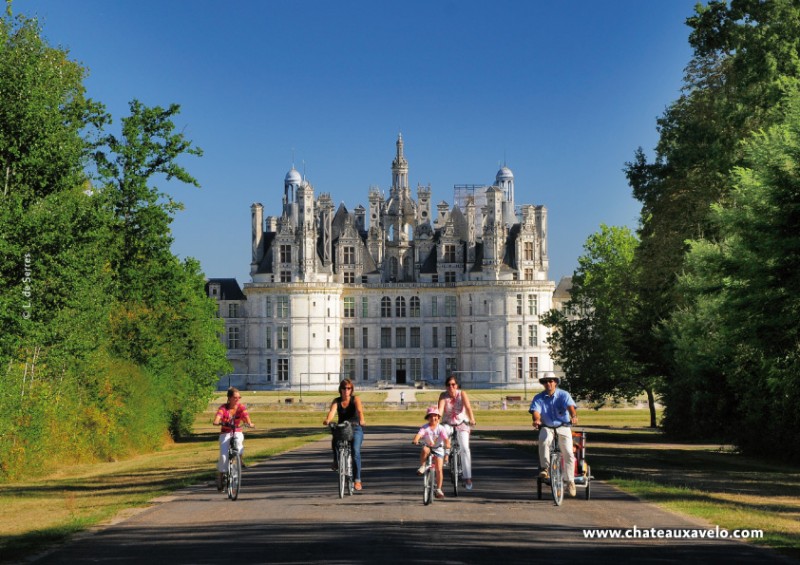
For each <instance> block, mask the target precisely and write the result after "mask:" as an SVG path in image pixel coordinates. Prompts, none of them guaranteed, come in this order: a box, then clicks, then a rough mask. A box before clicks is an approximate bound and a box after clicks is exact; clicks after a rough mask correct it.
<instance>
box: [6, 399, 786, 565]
mask: <svg viewBox="0 0 800 565" xmlns="http://www.w3.org/2000/svg"><path fill="white" fill-rule="evenodd" d="M428 393H429V391H425V393H424V394H428ZM430 393H431V394H432V395H433V399H432V400H430V401H428V400H425V401H423V402H430V403H433V402H435V399H436V398H437V397H438V392H434V391H430ZM385 394H386V393H385V392H383V391H377V392H368V393H363V394H362V399H363V400H364V402H365V403H366V406H367V411H366V419H367V424H368V425H398V426H416V425H419V424H421V422H422V413H423V409H424V406H425V404H424V403H423V402H418V403H416V404H414V405H411V406H404V407H398V406H397V405H387V406H385V407H384V406H383V405H382V404H381V402H382V401H383V399H384V398H385ZM509 394H515V393H513V392H509ZM517 394H518V393H517ZM251 395H252V396H251ZM372 395H374V397H373V396H372ZM471 395H473V394H472V393H471ZM243 396H245V401H246V402H247V403H248V406H249V407H250V408H251V415H252V418H253V420H254V422H255V424H256V426H257V427H256V428H255V429H254V430H249V431H248V432H247V450H248V459H249V458H253V459H257V458H264V457H269V456H271V455H274V454H276V453H280V452H283V451H286V450H289V449H292V448H295V447H297V446H299V445H302V444H303V443H306V442H308V441H312V440H314V439H316V438H321V437H324V435H325V434H326V432H325V430H323V428H322V420H323V418H324V417H325V412H326V410H325V408H326V406H327V404H328V403H329V402H330V401H331V399H332V398H333V396H332V394H331V393H330V392H327V393H310V394H306V393H304V395H303V400H304V402H303V403H299V400H295V401H293V403H292V404H291V405H287V404H286V403H285V398H289V397H290V396H289V395H287V394H286V393H279V394H276V393H249V392H246V393H245V394H244V395H243ZM473 396H474V397H475V398H476V400H478V398H477V396H478V395H477V394H474V395H473ZM492 396H494V397H496V398H497V399H498V400H499V398H500V394H498V392H497V391H493V392H492ZM291 397H293V398H298V395H294V394H293V395H291ZM221 402H222V398H219V399H215V401H214V402H212V404H211V405H210V406H209V409H208V410H207V411H206V412H205V413H203V414H200V415H199V416H198V418H197V421H196V424H195V433H194V435H193V436H192V437H190V438H188V439H186V440H184V441H181V442H177V443H170V444H168V445H165V446H164V448H163V449H162V450H161V451H158V452H156V453H152V454H147V455H141V456H137V457H133V458H130V459H126V460H123V461H116V462H103V463H94V464H86V465H79V466H69V467H64V468H61V469H56V470H55V472H53V473H52V474H50V475H48V476H44V477H41V478H31V479H29V480H26V481H21V482H17V483H13V484H12V483H8V484H2V485H0V504H1V505H2V507H3V510H4V512H3V513H2V514H0V561H8V560H16V559H20V558H22V557H24V556H26V555H28V554H29V552H30V551H33V550H38V549H40V548H41V547H42V546H43V545H44V544H47V543H53V542H57V541H61V540H63V539H64V538H66V537H67V536H69V535H70V534H72V533H75V532H79V531H81V530H84V529H86V528H89V527H91V526H93V525H95V524H98V523H101V522H104V521H107V520H109V519H110V518H112V517H113V516H115V515H116V514H118V513H119V512H120V511H123V510H125V509H129V508H135V507H140V506H145V505H147V503H148V501H149V500H151V499H153V498H155V497H158V496H161V495H163V494H166V493H169V492H171V491H174V490H175V489H178V488H180V487H183V486H186V485H190V484H196V483H197V482H199V481H204V480H211V479H212V477H213V474H214V469H215V461H216V457H217V430H216V429H215V428H213V427H212V426H211V420H212V419H213V415H214V410H215V407H216V406H217V405H218V404H219V403H221ZM476 408H477V407H476ZM580 416H581V424H582V426H586V427H587V429H588V433H589V436H588V438H589V440H588V450H587V460H588V462H589V463H590V465H591V466H592V473H593V475H594V476H595V477H596V478H599V479H602V480H607V481H610V482H611V483H613V484H615V485H617V486H619V487H620V488H622V489H624V490H626V491H628V492H631V493H632V494H634V495H637V496H640V497H641V498H643V499H645V500H648V501H651V502H654V503H656V504H659V505H661V506H664V507H666V508H669V509H671V510H675V511H678V512H681V513H684V514H689V515H692V516H697V517H700V518H704V519H706V520H708V521H710V522H711V523H712V524H715V525H719V526H720V527H721V528H726V529H729V530H732V529H738V528H748V529H753V528H758V529H763V530H764V532H765V539H764V540H761V541H759V542H757V543H763V544H766V545H769V546H771V547H775V548H777V549H779V550H781V551H782V552H784V553H787V554H790V555H793V556H795V557H800V469H797V468H790V467H785V466H779V465H771V464H765V463H763V462H761V461H759V460H755V459H749V458H746V457H742V456H740V455H738V454H736V453H734V452H732V451H731V450H730V449H729V448H727V447H726V446H719V445H697V444H686V443H682V444H676V443H670V442H668V441H667V440H666V439H665V438H664V436H663V435H662V434H660V433H659V432H656V431H652V430H649V429H647V428H646V427H645V426H646V425H647V423H648V421H649V415H648V413H647V410H646V409H613V410H612V409H602V410H598V411H593V410H582V411H581V412H580ZM476 420H477V421H478V427H477V429H476V433H477V434H480V435H481V436H483V437H488V438H495V439H497V440H499V441H503V442H506V443H509V444H513V445H515V446H518V447H519V448H521V449H525V450H530V451H533V450H534V449H535V445H534V441H533V440H534V432H533V430H532V428H531V427H530V416H529V415H528V413H527V403H524V402H522V403H512V404H511V405H509V406H508V409H507V410H501V409H499V408H495V409H476Z"/></svg>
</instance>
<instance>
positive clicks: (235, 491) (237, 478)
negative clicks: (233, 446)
mask: <svg viewBox="0 0 800 565" xmlns="http://www.w3.org/2000/svg"><path fill="white" fill-rule="evenodd" d="M241 483H242V458H241V456H240V455H239V454H238V453H237V454H236V455H235V456H233V455H232V456H231V457H229V458H228V498H230V499H231V500H236V499H237V498H239V487H240V486H241Z"/></svg>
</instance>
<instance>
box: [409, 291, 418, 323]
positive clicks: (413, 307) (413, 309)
mask: <svg viewBox="0 0 800 565" xmlns="http://www.w3.org/2000/svg"><path fill="white" fill-rule="evenodd" d="M408 314H409V316H411V317H412V318H419V297H418V296H412V297H411V300H410V301H409V313H408Z"/></svg>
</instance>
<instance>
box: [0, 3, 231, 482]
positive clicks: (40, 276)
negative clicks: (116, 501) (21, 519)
mask: <svg viewBox="0 0 800 565" xmlns="http://www.w3.org/2000/svg"><path fill="white" fill-rule="evenodd" d="M9 6H10V5H9ZM9 12H10V7H9ZM84 76H85V70H84V69H83V68H82V67H80V66H79V65H77V64H76V63H74V62H72V61H70V60H69V59H68V54H67V53H66V52H65V51H62V50H59V49H53V48H51V47H49V46H48V45H47V44H46V43H45V42H44V41H43V40H42V39H41V34H40V29H39V27H38V24H37V23H36V22H35V21H33V20H29V19H26V18H24V17H19V18H16V19H15V18H13V17H12V16H11V14H10V13H8V14H7V15H6V16H5V17H4V18H0V94H1V95H0V169H2V171H1V172H2V174H0V324H2V327H3V332H1V333H0V374H2V382H3V386H2V387H0V412H2V413H3V414H4V415H5V416H6V418H7V420H8V421H9V423H8V424H7V425H6V426H5V427H4V430H3V431H2V432H0V480H2V479H4V478H9V477H15V476H16V475H17V474H18V473H19V471H20V470H21V469H23V468H24V469H27V470H28V472H30V470H31V469H38V470H41V471H45V470H47V469H48V467H50V466H52V465H53V464H54V463H56V462H57V463H59V464H63V463H70V462H77V461H86V460H96V459H104V460H105V459H114V458H116V457H119V456H121V455H126V454H130V453H135V452H139V451H143V450H151V449H156V448H158V447H159V446H161V445H162V443H163V441H164V439H165V438H166V437H167V436H168V434H172V435H173V436H174V435H178V434H181V433H185V432H186V430H187V429H188V428H189V426H190V424H191V422H192V420H193V417H194V414H196V413H197V412H198V411H200V410H202V409H204V408H205V406H206V404H207V401H208V399H209V398H210V397H211V395H212V393H213V390H214V384H215V382H216V380H217V375H218V374H219V373H220V372H222V371H224V370H226V369H227V361H226V360H225V349H224V347H223V345H222V344H221V343H220V341H219V339H218V334H219V332H220V329H221V328H220V326H219V324H220V323H221V322H220V321H219V320H218V319H216V317H215V303H214V302H213V301H212V300H210V299H209V298H207V297H206V296H205V293H204V282H205V281H204V277H203V274H202V272H201V271H200V266H199V264H198V263H197V262H196V261H194V260H187V261H185V262H183V263H182V262H180V261H179V260H178V259H177V258H176V257H175V256H174V255H173V254H172V253H171V250H170V244H171V236H170V231H169V224H170V222H171V221H172V215H173V214H174V212H175V211H176V210H178V209H180V205H179V204H177V203H176V202H174V201H173V200H172V199H171V198H170V197H169V196H168V195H165V194H163V193H160V192H158V191H157V190H156V189H154V188H152V187H149V186H148V183H149V182H150V181H151V180H153V177H154V176H160V177H162V178H163V179H164V180H170V179H172V178H176V179H178V180H181V181H184V182H187V183H189V184H193V185H197V184H198V183H197V181H196V180H195V179H194V178H192V177H191V176H190V175H189V174H188V173H187V172H186V171H185V170H184V169H183V168H182V167H180V166H179V165H177V160H178V159H179V158H180V156H181V155H183V154H186V153H189V154H194V155H198V154H199V153H200V152H199V150H197V149H196V148H194V147H193V146H192V145H191V142H188V141H187V140H185V139H184V138H183V136H182V135H181V134H176V133H174V124H173V123H172V121H171V118H172V116H174V115H175V114H176V113H177V111H178V107H177V106H175V105H173V106H170V107H169V108H168V109H167V110H163V109H161V108H147V107H144V106H143V105H141V104H140V103H138V102H136V101H134V102H132V103H131V116H129V117H127V118H124V119H123V120H122V124H123V126H122V138H121V139H117V138H116V137H115V136H114V135H112V134H109V133H107V132H104V131H103V129H102V128H105V127H107V126H108V124H110V118H109V117H108V116H107V115H106V114H105V113H104V111H103V109H102V106H100V105H99V104H97V103H94V102H92V101H91V100H89V99H87V98H86V97H85V92H84V87H83V83H82V81H83V78H84ZM90 165H94V169H92V168H91V166H90ZM90 171H93V181H94V182H92V179H90V176H89V175H90Z"/></svg>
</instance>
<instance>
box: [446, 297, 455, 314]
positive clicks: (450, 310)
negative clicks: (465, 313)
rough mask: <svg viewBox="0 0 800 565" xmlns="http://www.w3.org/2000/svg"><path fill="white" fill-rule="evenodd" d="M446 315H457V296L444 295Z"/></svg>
mask: <svg viewBox="0 0 800 565" xmlns="http://www.w3.org/2000/svg"><path fill="white" fill-rule="evenodd" d="M444 315H445V316H451V317H452V316H455V315H456V297H455V296H445V297H444Z"/></svg>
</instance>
